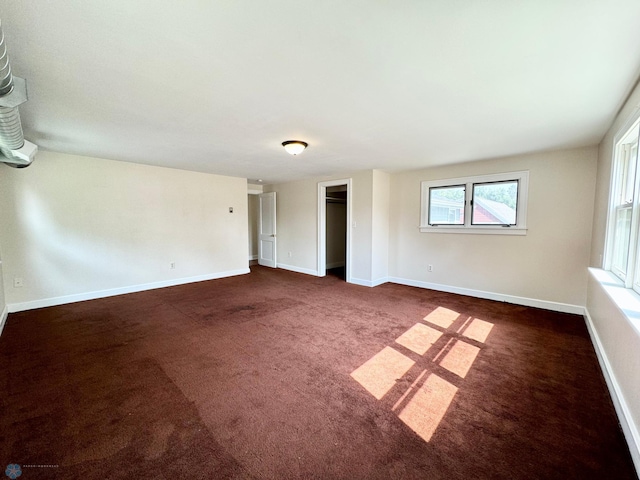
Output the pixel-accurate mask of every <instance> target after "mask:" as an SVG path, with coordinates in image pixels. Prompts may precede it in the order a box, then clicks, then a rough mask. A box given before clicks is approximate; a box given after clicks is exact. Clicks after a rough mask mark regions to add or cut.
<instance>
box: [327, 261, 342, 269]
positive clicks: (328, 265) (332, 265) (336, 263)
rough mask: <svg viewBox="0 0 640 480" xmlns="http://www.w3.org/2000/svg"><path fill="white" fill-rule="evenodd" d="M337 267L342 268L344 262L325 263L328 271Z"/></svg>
mask: <svg viewBox="0 0 640 480" xmlns="http://www.w3.org/2000/svg"><path fill="white" fill-rule="evenodd" d="M338 267H344V262H333V263H327V266H326V267H325V268H326V269H327V270H329V269H330V268H338Z"/></svg>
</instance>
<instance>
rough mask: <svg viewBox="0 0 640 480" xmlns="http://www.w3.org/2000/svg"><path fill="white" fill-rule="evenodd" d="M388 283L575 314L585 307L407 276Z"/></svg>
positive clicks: (582, 311)
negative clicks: (408, 277)
mask: <svg viewBox="0 0 640 480" xmlns="http://www.w3.org/2000/svg"><path fill="white" fill-rule="evenodd" d="M388 281H389V282H390V283H397V284H399V285H407V286H409V287H418V288H426V289H429V290H436V291H439V292H447V293H456V294H459V295H466V296H468V297H475V298H484V299H486V300H495V301H497V302H506V303H513V304H515V305H522V306H525V307H534V308H542V309H544V310H552V311H555V312H561V313H573V314H576V315H584V311H585V307H584V306H582V305H572V304H569V303H560V302H552V301H549V300H540V299H537V298H528V297H518V296H515V295H506V294H503V293H496V292H485V291H483V290H474V289H471V288H461V287H454V286H451V285H442V284H439V283H429V282H422V281H419V280H410V279H407V278H399V277H389V278H388Z"/></svg>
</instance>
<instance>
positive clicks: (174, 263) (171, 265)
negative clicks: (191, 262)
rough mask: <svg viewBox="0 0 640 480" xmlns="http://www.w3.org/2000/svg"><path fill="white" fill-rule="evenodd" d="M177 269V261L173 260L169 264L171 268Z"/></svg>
mask: <svg viewBox="0 0 640 480" xmlns="http://www.w3.org/2000/svg"><path fill="white" fill-rule="evenodd" d="M175 269H176V262H171V263H170V264H169V270H175Z"/></svg>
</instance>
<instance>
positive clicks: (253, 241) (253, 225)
mask: <svg viewBox="0 0 640 480" xmlns="http://www.w3.org/2000/svg"><path fill="white" fill-rule="evenodd" d="M248 197H249V198H248V202H249V258H250V259H257V258H258V221H259V220H260V197H259V196H258V195H251V194H250V195H248Z"/></svg>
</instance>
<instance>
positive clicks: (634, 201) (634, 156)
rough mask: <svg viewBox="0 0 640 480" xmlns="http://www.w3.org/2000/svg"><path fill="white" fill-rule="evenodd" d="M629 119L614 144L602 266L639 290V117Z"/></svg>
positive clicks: (628, 285) (626, 284) (630, 286)
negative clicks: (629, 122)
mask: <svg viewBox="0 0 640 480" xmlns="http://www.w3.org/2000/svg"><path fill="white" fill-rule="evenodd" d="M632 122H633V123H632V124H631V126H630V127H627V128H625V129H623V130H622V131H621V133H620V134H618V135H617V136H616V139H615V143H614V152H613V164H612V168H613V173H612V175H611V190H610V197H609V216H608V228H607V242H606V245H607V247H606V253H605V265H604V267H605V269H606V270H610V271H611V272H613V273H614V274H615V275H616V276H618V277H619V278H620V279H621V280H622V281H623V282H624V283H625V286H626V287H627V288H633V289H634V290H636V291H638V292H640V255H639V254H638V223H639V221H638V217H639V215H640V208H639V204H640V193H639V188H638V187H639V183H640V175H637V174H636V172H638V137H639V130H640V119H639V118H635V119H634V120H632Z"/></svg>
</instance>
